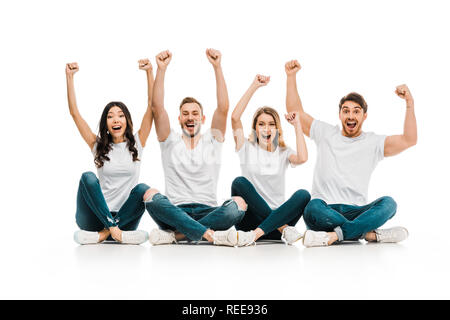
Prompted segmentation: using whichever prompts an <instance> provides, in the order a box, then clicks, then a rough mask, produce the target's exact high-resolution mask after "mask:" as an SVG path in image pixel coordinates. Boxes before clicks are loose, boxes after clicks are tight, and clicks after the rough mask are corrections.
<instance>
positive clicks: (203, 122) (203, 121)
mask: <svg viewBox="0 0 450 320" xmlns="http://www.w3.org/2000/svg"><path fill="white" fill-rule="evenodd" d="M205 119H206V116H205V115H203V116H202V124H205Z"/></svg>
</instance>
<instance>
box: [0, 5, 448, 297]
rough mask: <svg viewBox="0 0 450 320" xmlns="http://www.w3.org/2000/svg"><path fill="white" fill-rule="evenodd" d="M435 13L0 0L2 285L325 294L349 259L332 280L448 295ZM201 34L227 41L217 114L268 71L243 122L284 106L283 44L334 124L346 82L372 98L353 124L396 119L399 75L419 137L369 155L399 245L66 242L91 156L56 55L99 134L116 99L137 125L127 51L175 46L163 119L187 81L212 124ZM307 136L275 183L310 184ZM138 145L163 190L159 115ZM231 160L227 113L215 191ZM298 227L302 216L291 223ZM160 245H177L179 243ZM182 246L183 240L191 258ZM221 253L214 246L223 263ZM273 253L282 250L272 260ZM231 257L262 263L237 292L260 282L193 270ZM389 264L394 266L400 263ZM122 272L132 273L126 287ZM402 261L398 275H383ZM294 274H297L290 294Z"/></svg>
mask: <svg viewBox="0 0 450 320" xmlns="http://www.w3.org/2000/svg"><path fill="white" fill-rule="evenodd" d="M448 14H449V6H448V3H447V1H427V2H424V1H376V2H375V1H370V2H369V1H276V2H275V1H226V2H225V1H222V2H218V1H127V2H125V1H14V2H12V1H9V2H2V3H1V4H0V29H1V30H2V31H1V33H0V43H1V49H0V57H1V59H0V99H1V100H0V101H1V105H2V106H1V110H2V111H1V115H2V117H1V126H2V128H3V132H4V133H3V135H4V138H3V139H2V142H3V143H2V145H3V148H2V155H1V160H0V161H1V168H2V175H1V199H2V201H1V208H0V228H1V232H0V251H1V252H0V259H1V265H0V282H1V283H2V284H1V285H0V298H208V297H212V298H219V299H222V298H229V297H230V296H231V297H238V298H253V297H256V298H279V297H281V298H311V297H312V298H328V297H336V295H334V294H327V293H326V292H328V290H326V288H329V286H330V285H331V284H333V283H335V281H336V278H339V277H337V275H336V273H335V272H336V270H334V272H333V271H331V270H332V269H331V268H335V267H336V265H340V266H341V269H339V270H340V271H342V270H343V269H342V268H344V267H347V266H348V267H349V268H350V269H351V270H354V272H349V273H348V272H346V273H345V277H346V280H347V281H346V284H343V287H344V288H348V290H343V289H342V288H341V294H343V295H341V296H340V297H341V298H359V297H361V298H365V297H369V298H384V297H388V298H391V297H392V298H402V297H412V298H416V297H420V298H431V297H434V298H449V295H448V292H447V290H446V288H445V286H446V285H447V284H448V283H449V279H448V275H447V272H446V271H447V270H448V267H449V264H450V258H449V254H448V250H447V238H448V236H447V226H448V225H449V222H450V218H449V210H448V207H447V205H446V204H447V200H448V194H449V192H448V191H449V188H448V181H449V178H450V177H449V176H450V175H449V170H448V155H449V151H448V142H447V140H448V138H449V135H448V117H449V116H450V111H449V107H450V105H449V102H448V85H449V80H448V79H449V74H450V63H449V61H448V59H449V58H448V57H449V56H450V50H449V44H448V30H450V23H449V22H448ZM206 48H216V49H219V50H220V51H221V52H222V54H223V58H222V66H223V70H224V74H225V79H226V81H227V85H228V91H229V98H230V113H229V114H231V112H232V109H233V108H234V106H235V104H236V103H237V101H238V100H239V98H240V97H241V95H242V94H243V93H244V92H245V90H246V89H247V88H248V86H249V85H250V83H251V81H252V80H253V78H254V75H255V74H257V73H262V74H265V75H270V76H271V82H270V84H269V85H268V86H267V87H264V88H261V89H260V90H259V91H258V92H257V93H256V94H255V96H254V98H253V99H252V100H251V102H250V104H249V107H248V109H247V111H246V113H245V114H244V117H243V124H244V129H246V130H247V132H248V130H249V128H250V120H251V117H252V115H253V112H254V111H255V110H256V108H258V107H260V106H263V105H269V106H272V107H274V108H276V109H277V110H278V111H279V113H280V114H284V112H285V105H284V101H285V90H286V84H285V81H286V77H285V73H284V63H285V62H286V61H288V60H291V59H298V60H299V62H300V63H301V65H302V70H301V71H300V72H299V73H298V76H297V81H298V87H299V92H300V96H301V99H302V102H303V105H304V108H305V110H306V111H307V112H308V113H310V114H311V115H312V116H313V117H315V118H317V119H321V120H324V121H327V122H329V123H332V124H338V123H339V122H338V121H339V119H338V102H339V99H340V98H341V97H342V96H343V95H345V94H347V93H348V92H350V91H357V92H359V93H361V94H362V95H363V96H364V97H365V98H366V100H367V102H368V105H369V111H368V118H367V121H366V122H365V124H364V130H365V131H374V132H376V133H379V134H387V135H391V134H399V133H401V132H402V128H403V120H404V113H405V103H404V101H403V100H401V99H400V98H398V97H397V96H396V95H395V94H394V90H395V86H396V85H399V84H403V83H406V84H407V85H408V86H409V87H410V89H411V92H412V94H413V97H414V99H415V105H416V109H415V110H416V117H417V122H418V136H419V139H418V144H417V146H415V147H414V148H412V149H409V150H407V151H405V152H404V153H402V154H400V155H398V156H396V157H393V158H387V159H385V160H383V161H382V162H381V163H380V164H379V166H378V167H377V169H376V170H375V172H374V175H373V177H372V181H371V185H370V192H369V198H370V200H373V199H375V198H377V197H379V196H382V195H391V196H392V197H394V199H395V200H396V201H397V203H398V212H397V215H396V216H395V217H394V218H393V220H392V221H389V222H388V224H387V226H391V225H403V226H405V227H407V228H408V229H409V231H410V238H409V239H408V240H407V241H405V242H404V243H403V244H399V245H397V246H384V247H382V246H381V247H380V246H372V247H371V246H366V245H361V246H350V247H349V246H347V247H345V246H341V247H333V248H326V249H325V250H328V251H316V252H320V253H318V254H317V255H315V254H313V253H312V252H315V251H314V250H316V249H311V250H309V249H304V248H303V247H302V246H301V244H296V245H295V246H294V247H293V248H295V249H292V250H295V253H294V254H292V252H293V251H292V250H291V249H287V247H280V246H275V249H270V250H269V249H267V250H268V251H269V252H268V253H266V252H265V251H264V250H266V249H260V250H261V252H259V253H258V252H253V253H249V252H250V251H247V253H246V251H245V250H248V249H242V250H241V249H238V250H241V251H239V252H234V253H230V251H223V250H222V249H223V248H221V249H220V250H222V251H220V252H222V253H223V255H222V254H217V252H215V253H214V254H215V256H214V255H213V257H212V258H211V259H210V258H209V255H210V253H211V252H212V251H211V250H212V249H211V248H209V247H208V246H199V247H196V248H195V249H194V248H192V247H188V248H185V247H180V248H184V249H185V250H184V251H183V250H179V249H178V248H177V249H170V248H169V249H168V248H165V249H159V248H152V247H150V245H149V244H145V245H142V246H139V247H130V246H114V245H110V246H109V247H108V246H107V245H103V246H93V247H91V248H88V249H84V248H80V247H78V246H77V245H76V244H75V243H74V242H73V241H72V235H73V232H74V231H75V230H76V228H77V227H76V224H75V219H74V215H75V203H76V201H75V199H76V192H77V188H78V181H79V178H80V175H81V173H82V172H84V171H94V172H95V167H94V162H93V158H92V155H91V153H90V150H89V148H88V147H87V145H86V144H85V143H84V141H83V140H82V139H81V137H80V135H79V133H78V131H77V129H76V127H75V124H74V123H73V121H72V118H71V117H70V115H69V111H68V106H67V97H66V82H65V74H64V68H65V63H67V62H78V63H79V65H80V71H79V72H78V73H77V74H76V76H75V88H76V94H77V102H78V106H79V109H80V112H81V114H82V115H83V117H84V118H85V120H86V121H87V122H88V123H89V125H90V126H91V128H92V130H93V131H94V132H97V129H98V121H99V119H100V115H101V111H102V110H103V108H104V106H105V105H106V104H107V103H108V102H109V101H113V100H120V101H123V102H124V103H125V104H126V105H127V106H128V108H129V109H130V111H131V113H132V117H133V121H134V124H135V129H136V130H137V129H138V127H139V124H140V122H141V120H142V116H143V114H144V112H145V109H146V99H147V92H146V79H145V73H144V72H143V71H140V70H138V64H137V60H138V59H140V58H144V57H148V58H150V59H151V61H152V63H153V66H154V67H155V71H156V63H155V61H154V56H155V55H156V54H157V53H158V52H160V51H162V50H166V49H169V50H171V51H172V53H173V58H172V62H171V64H170V66H169V68H168V71H167V74H166V84H165V88H166V98H165V105H166V108H167V110H168V112H169V117H170V119H171V121H172V122H171V124H172V127H173V128H176V129H178V125H177V115H178V105H179V103H180V101H181V99H182V98H183V97H185V96H193V97H196V98H197V99H198V100H199V101H201V102H202V104H203V106H204V108H205V114H206V117H207V120H206V125H205V127H209V125H210V120H211V116H212V114H213V110H214V109H215V106H216V98H215V81H214V74H213V70H212V67H211V66H210V64H209V63H208V61H207V59H206V56H205V49H206ZM282 125H283V128H284V131H285V139H286V141H287V143H288V144H289V145H290V146H292V147H293V146H294V145H295V140H294V135H293V129H292V127H291V126H290V125H289V124H288V123H287V122H286V121H284V120H283V123H282ZM307 146H308V150H309V161H308V162H307V163H306V164H304V165H302V166H299V167H297V168H295V169H289V170H290V171H288V175H287V186H286V190H287V196H289V195H290V194H291V193H293V192H294V191H295V190H297V189H299V188H304V189H308V190H310V188H311V183H312V173H313V169H314V163H315V156H316V149H315V145H314V144H313V143H312V141H310V140H307ZM144 152H145V153H144V155H143V158H142V159H143V162H142V166H141V176H140V181H141V182H145V183H147V184H149V185H151V186H152V187H156V188H159V189H160V190H164V178H163V174H162V167H161V160H160V149H159V146H158V143H157V140H156V135H155V132H154V130H152V132H151V135H150V137H149V139H148V142H147V146H146V148H145V151H144ZM239 174H240V168H239V164H238V157H237V155H236V154H235V153H234V143H233V139H232V134H231V126H229V127H228V131H227V135H226V142H225V146H224V152H223V165H222V169H221V173H220V180H219V186H218V200H219V201H220V200H223V199H225V198H227V197H228V196H229V193H230V186H231V182H232V180H233V179H234V178H235V177H236V176H238V175H239ZM154 226H155V224H154V223H153V222H152V220H151V219H150V217H149V215H148V214H147V213H145V214H144V216H143V219H142V222H141V225H140V228H141V229H144V230H148V231H149V230H150V229H151V228H153V227H154ZM298 227H299V229H304V224H303V222H302V221H301V222H300V223H299V224H298ZM269 247H270V246H269ZM344 247H345V248H344ZM93 248H94V249H93ZM266 248H267V247H266ZM349 248H350V249H349ZM198 249H201V250H204V251H203V252H202V251H201V250H200V251H199V250H198ZM226 249H227V250H228V249H229V248H226ZM354 249H355V250H356V251H355V250H354ZM89 250H97V251H94V253H92V252H91V251H89ZM161 250H167V252H166V251H161ZM170 250H176V251H174V252H173V253H174V254H175V255H173V254H171V253H170V252H171V251H170ZM186 250H191V251H194V250H195V252H193V255H192V256H190V255H187V254H185V252H187V251H186ZM214 250H215V249H214ZM250 250H253V249H250ZM289 250H290V251H289ZM308 250H309V251H308ZM319 250H320V249H319ZM396 250H397V251H396ZM398 250H400V254H399V251H398ZM402 250H403V251H402ZM405 250H406V251H405ZM287 251H289V252H290V253H289V252H287ZM373 251H376V254H373V255H372V254H371V253H370V252H373ZM283 252H285V254H283ZM327 252H328V253H327ZM402 252H403V253H405V252H406V253H405V254H404V255H402V254H401V253H402ZM207 254H208V256H207ZM378 254H381V255H384V257H385V259H381V260H380V258H379V256H378ZM103 255H105V256H103ZM178 257H179V258H178ZM192 257H195V259H196V261H195V263H196V264H194V265H195V266H196V267H195V268H194V267H192V268H193V269H192V270H191V269H189V272H191V275H190V276H187V275H186V276H183V273H181V274H180V273H177V272H178V271H177V270H179V269H177V268H178V267H179V268H181V270H182V268H183V266H186V265H190V266H192V259H193V258H192ZM249 257H251V258H250V259H252V260H251V263H250V262H249V261H250V260H249ZM255 257H256V258H255ZM359 257H362V259H363V261H364V263H361V260H359ZM364 257H365V259H364ZM386 257H387V258H386ZM127 259H128V260H127ZM130 259H131V260H130ZM133 259H134V260H133ZM164 259H169V261H170V264H168V265H170V267H171V268H169V269H167V268H166V267H167V266H166V265H164V264H163V260H164ZM189 259H191V260H189ZM214 259H216V260H214ZM221 259H226V261H227V263H228V264H225V267H224V265H221V264H220V263H219V262H220V261H225V260H221ZM246 259H247V260H246ZM314 259H316V260H314ZM274 260H277V261H279V263H280V265H274ZM89 261H94V262H92V265H90V264H89ZM239 261H244V265H245V261H247V266H248V267H249V268H252V269H255V270H259V271H260V273H257V274H260V275H261V278H257V277H256V276H255V277H256V278H252V277H250V278H248V277H247V278H245V277H242V278H239V279H240V281H239V282H240V283H239V284H240V286H239V287H243V288H247V289H246V290H248V288H250V287H252V286H253V287H254V286H255V285H256V284H257V283H260V285H261V287H258V286H257V288H259V290H255V291H257V294H256V295H254V294H255V292H254V291H253V290H251V291H249V292H247V291H244V292H240V295H237V296H236V295H232V292H236V290H235V288H229V287H228V286H227V282H226V281H225V280H228V278H227V277H225V278H223V280H222V281H223V282H220V281H219V285H218V286H214V290H212V291H211V290H209V293H206V292H205V291H203V290H201V289H200V287H199V286H197V282H196V281H195V280H193V278H196V277H197V276H199V277H202V278H204V277H206V278H208V279H209V282H214V281H213V279H217V274H216V272H217V267H218V265H220V267H222V268H225V269H226V266H230V268H229V270H228V269H227V270H222V271H221V273H223V274H225V275H226V274H231V275H233V277H231V276H230V277H231V278H230V279H236V277H235V276H236V274H235V273H236V272H237V271H236V269H237V266H238V265H239V263H241V262H239ZM391 261H395V263H398V265H397V267H396V268H395V272H392V271H393V270H392V269H390V267H392V265H390V262H391ZM300 262H301V263H300ZM308 262H309V263H308ZM189 263H191V264H189ZM215 263H216V264H217V265H215ZM248 263H250V264H248ZM211 265H212V266H211ZM414 265H415V268H414ZM164 266H166V267H164ZM389 266H390V267H389ZM197 267H198V268H197ZM235 267H236V268H235ZM297 267H298V268H297ZM214 268H215V269H214ZM274 268H275V269H276V270H275V271H274V270H273V269H274ZM280 268H281V269H280ZM284 268H287V269H284ZM411 268H412V269H411ZM435 268H438V269H435ZM102 270H103V271H104V272H109V273H108V276H110V275H112V274H116V273H117V277H115V278H116V279H120V281H118V282H120V284H121V286H119V290H115V291H113V290H101V291H100V290H98V288H99V287H102V286H104V284H105V282H108V281H106V279H105V278H106V276H105V274H102ZM106 270H108V271H106ZM169 270H170V272H173V274H177V276H176V277H175V278H174V277H173V274H172V276H171V277H168V278H167V279H172V280H173V281H175V280H176V284H173V287H177V286H179V287H181V288H183V289H186V291H189V290H187V288H186V287H190V294H187V295H182V294H178V293H177V292H179V291H178V290H175V289H174V291H173V293H171V292H172V291H169V289H168V288H167V285H166V284H167V283H164V281H163V280H162V279H164V277H165V276H168V275H167V274H165V272H166V273H168V272H169ZM283 270H284V271H283ZM286 270H287V271H286ZM308 270H309V271H313V276H317V277H318V278H317V279H322V280H321V282H320V281H319V280H317V281H319V282H320V284H321V286H323V288H324V289H323V290H322V289H320V290H319V288H318V287H317V283H318V282H316V281H315V280H314V277H312V278H311V277H309V278H301V279H303V280H304V281H303V282H302V280H301V279H300V278H298V277H297V278H295V276H293V275H295V274H296V272H298V274H305V271H308ZM380 270H381V271H380ZM196 272H197V273H198V274H196ZM280 272H281V273H283V272H287V274H290V275H292V276H293V278H292V279H297V280H298V281H299V283H294V282H295V281H294V280H291V281H290V284H289V288H291V289H286V288H285V289H284V291H282V290H281V291H280V288H279V286H278V284H280V283H286V282H287V281H288V279H285V278H283V277H281V276H280ZM155 273H158V274H157V277H156V275H155ZM316 273H317V274H316ZM333 273H334V274H333ZM337 273H338V274H342V273H340V272H337ZM123 274H128V277H130V274H132V277H133V279H135V280H133V281H132V282H133V283H134V284H130V283H129V282H127V277H125V278H123ZM369 274H372V275H373V276H370V277H369V276H368V275H369ZM149 275H155V276H154V277H152V276H149ZM401 276H403V278H401V279H402V281H401V287H400V288H399V287H398V283H397V284H393V282H392V281H393V280H394V279H396V278H397V279H398V277H401ZM324 277H325V278H324ZM327 277H328V278H327ZM429 277H431V278H429ZM174 279H175V280H174ZM262 279H264V280H262ZM305 279H309V280H305ZM361 279H365V280H361ZM368 279H371V280H368ZM430 279H431V280H430ZM108 280H109V281H111V282H114V281H115V280H112V279H111V278H108ZM167 281H169V280H167ZM293 281H294V282H293ZM366 281H369V282H366ZM371 281H378V282H377V283H380V281H381V282H382V283H383V288H382V289H379V290H375V291H372V293H371V294H369V293H367V292H366V294H364V292H365V290H364V289H365V288H366V286H367V285H368V284H371V285H372V284H375V282H371ZM267 282H270V283H272V284H271V285H269V286H268V285H267ZM288 282H289V281H288ZM127 283H128V284H127ZM220 283H222V284H223V286H220ZM263 283H264V284H263ZM140 284H142V286H140ZM144 284H145V285H144ZM297 285H298V286H300V287H302V286H303V287H302V288H303V290H301V293H299V292H300V290H297V289H296V288H297ZM143 286H144V287H145V289H142V288H143ZM305 286H306V287H305ZM327 286H328V287H327ZM193 288H197V289H196V290H194V289H193ZM305 288H306V289H305ZM308 288H309V289H310V291H308ZM321 288H322V287H321ZM286 290H287V291H286ZM311 290H312V291H311ZM280 292H284V294H282V293H280ZM308 292H309V293H310V295H308ZM386 292H391V294H388V295H387V296H386V294H387V293H386ZM247 293H248V294H247ZM97 294H98V295H97Z"/></svg>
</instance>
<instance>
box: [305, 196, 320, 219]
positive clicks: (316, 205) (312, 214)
mask: <svg viewBox="0 0 450 320" xmlns="http://www.w3.org/2000/svg"><path fill="white" fill-rule="evenodd" d="M321 205H322V200H320V199H313V200H311V201H309V203H308V204H307V205H306V208H305V211H304V213H303V219H304V220H305V222H306V223H307V224H308V223H313V222H314V221H315V220H316V218H317V216H318V214H319V213H320V206H321Z"/></svg>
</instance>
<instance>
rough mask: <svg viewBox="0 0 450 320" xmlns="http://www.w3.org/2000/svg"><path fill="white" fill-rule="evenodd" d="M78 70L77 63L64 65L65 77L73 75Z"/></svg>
mask: <svg viewBox="0 0 450 320" xmlns="http://www.w3.org/2000/svg"><path fill="white" fill-rule="evenodd" d="M78 70H80V68H79V67H78V63H76V62H72V63H66V75H71V76H72V75H74V74H75V73H76V72H77V71H78Z"/></svg>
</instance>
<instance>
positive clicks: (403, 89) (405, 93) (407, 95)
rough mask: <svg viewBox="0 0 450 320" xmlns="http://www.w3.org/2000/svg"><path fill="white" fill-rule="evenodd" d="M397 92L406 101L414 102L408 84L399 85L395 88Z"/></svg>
mask: <svg viewBox="0 0 450 320" xmlns="http://www.w3.org/2000/svg"><path fill="white" fill-rule="evenodd" d="M395 93H396V94H397V95H398V96H399V97H400V98H402V99H405V100H406V102H413V97H412V95H411V92H410V91H409V88H408V86H407V85H406V84H402V85H399V86H397V87H396V88H395Z"/></svg>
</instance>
